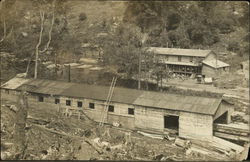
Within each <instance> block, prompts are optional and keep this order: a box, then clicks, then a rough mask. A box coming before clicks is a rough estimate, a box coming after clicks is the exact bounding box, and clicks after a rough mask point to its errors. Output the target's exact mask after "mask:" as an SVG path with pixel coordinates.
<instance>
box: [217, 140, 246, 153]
mask: <svg viewBox="0 0 250 162" xmlns="http://www.w3.org/2000/svg"><path fill="white" fill-rule="evenodd" d="M213 143H215V144H219V145H222V146H227V147H230V148H231V149H232V150H234V151H236V153H240V152H242V151H243V150H244V147H242V146H240V145H237V144H234V143H232V142H229V141H226V140H223V139H221V138H218V137H213Z"/></svg>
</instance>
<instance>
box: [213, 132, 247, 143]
mask: <svg viewBox="0 0 250 162" xmlns="http://www.w3.org/2000/svg"><path fill="white" fill-rule="evenodd" d="M214 135H215V136H217V137H222V138H226V139H231V140H236V141H245V142H250V139H249V137H244V136H237V135H232V134H227V133H221V132H214Z"/></svg>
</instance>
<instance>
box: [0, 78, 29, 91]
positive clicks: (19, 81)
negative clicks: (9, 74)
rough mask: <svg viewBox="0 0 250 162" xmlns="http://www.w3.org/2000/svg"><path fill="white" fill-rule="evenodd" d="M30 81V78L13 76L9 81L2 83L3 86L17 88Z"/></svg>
mask: <svg viewBox="0 0 250 162" xmlns="http://www.w3.org/2000/svg"><path fill="white" fill-rule="evenodd" d="M28 81H29V79H26V78H13V79H11V80H9V81H8V82H6V83H4V84H3V85H1V88H6V89H16V88H18V87H19V86H21V85H23V84H24V83H26V82H28Z"/></svg>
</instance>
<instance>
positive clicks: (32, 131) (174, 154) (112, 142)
mask: <svg viewBox="0 0 250 162" xmlns="http://www.w3.org/2000/svg"><path fill="white" fill-rule="evenodd" d="M9 105H17V103H15V102H9V101H6V100H2V101H1V159H6V160H13V159H25V160H172V161H182V160H197V161H201V160H202V161H204V160H218V159H217V157H214V158H211V157H207V156H205V155H201V154H189V155H186V154H185V149H183V148H182V147H179V146H176V145H175V144H174V140H171V141H170V140H167V139H153V138H150V137H146V136H143V135H141V134H138V133H137V132H131V135H130V138H128V137H129V136H128V130H124V129H121V128H115V127H107V126H104V127H99V126H98V124H97V123H96V122H93V121H91V120H89V119H88V118H86V117H82V118H81V119H80V120H79V119H77V117H76V118H74V117H70V118H69V117H65V116H63V115H62V114H53V113H49V112H46V111H42V110H39V109H37V108H33V107H28V117H27V120H26V126H25V128H24V130H18V131H20V132H21V133H20V132H19V133H17V131H16V119H17V113H16V112H15V111H12V110H11V109H10V108H9ZM35 109H36V110H35ZM106 130H109V132H108V133H109V134H108V133H107V131H106ZM105 132H106V134H105ZM22 133H23V134H22ZM20 134H22V136H25V137H17V136H21V135H20ZM109 135H110V136H109ZM20 138H22V139H23V140H24V146H16V145H17V144H18V143H20V141H17V140H20ZM97 138H100V141H98V140H97ZM129 139H130V140H129ZM96 141H98V142H96ZM17 147H21V148H22V149H23V152H22V154H21V156H20V155H19V156H17V155H16V152H15V150H16V148H17Z"/></svg>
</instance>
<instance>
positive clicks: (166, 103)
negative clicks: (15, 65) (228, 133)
mask: <svg viewBox="0 0 250 162" xmlns="http://www.w3.org/2000/svg"><path fill="white" fill-rule="evenodd" d="M19 79H20V78H13V79H12V80H10V81H9V82H15V81H17V80H19ZM21 80H22V79H21ZM25 80H26V82H23V84H18V86H15V87H14V88H13V87H12V89H17V90H22V89H25V90H26V91H28V92H33V93H41V94H48V95H58V96H67V97H77V98H88V99H96V100H102V101H106V99H107V95H108V92H109V87H108V86H96V85H87V84H80V83H69V82H62V81H52V80H43V79H25ZM2 88H6V84H5V85H3V87H2ZM111 101H113V102H119V103H126V104H132V105H141V106H146V107H152V108H163V109H169V110H177V111H186V112H193V113H201V114H207V115H214V114H215V112H216V110H217V109H218V106H219V104H220V103H221V99H218V98H207V97H199V96H185V95H177V94H167V93H160V92H152V91H141V90H135V89H128V88H120V87H115V89H114V94H113V97H112V99H111Z"/></svg>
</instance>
